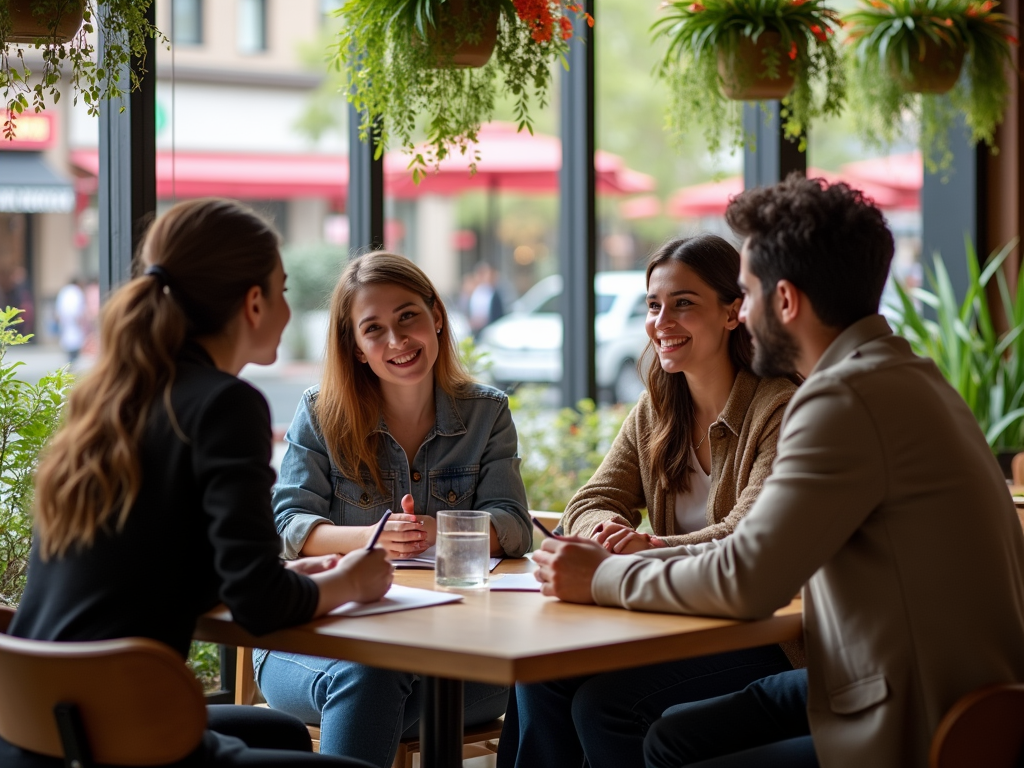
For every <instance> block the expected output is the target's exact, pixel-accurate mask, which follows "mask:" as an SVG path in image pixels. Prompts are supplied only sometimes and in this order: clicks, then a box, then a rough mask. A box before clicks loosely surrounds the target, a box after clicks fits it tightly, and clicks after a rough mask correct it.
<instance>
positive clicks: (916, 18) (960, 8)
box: [844, 0, 1016, 173]
mask: <svg viewBox="0 0 1024 768" xmlns="http://www.w3.org/2000/svg"><path fill="white" fill-rule="evenodd" d="M995 5H996V3H994V2H992V0H986V2H984V3H982V2H974V1H973V0H871V2H870V4H865V5H864V6H863V7H861V8H860V9H858V10H856V11H854V12H852V13H849V14H847V15H846V16H845V17H844V21H845V22H846V23H847V24H848V25H849V33H850V39H851V40H853V41H854V42H853V45H852V46H851V47H850V49H849V51H848V54H847V59H848V64H849V69H850V81H851V87H850V101H851V107H852V110H853V113H854V115H855V116H856V118H857V127H858V129H859V131H860V132H861V134H862V135H863V136H864V138H865V139H866V140H867V141H869V142H870V143H872V144H874V145H876V146H882V147H884V146H887V145H891V144H892V143H893V141H895V140H896V139H897V138H900V137H901V136H903V135H905V132H906V125H907V124H906V122H905V121H904V120H903V119H902V118H903V115H905V114H911V115H914V116H915V117H916V118H917V119H918V120H919V121H920V126H921V137H920V143H921V146H922V148H923V149H924V161H925V164H926V166H927V168H928V170H929V171H930V172H931V173H935V172H937V171H939V170H946V169H948V168H949V166H950V163H951V162H952V160H953V153H952V152H951V151H950V148H949V139H948V132H949V129H950V128H951V127H952V125H953V122H954V120H955V117H956V115H957V114H962V115H963V117H964V120H965V122H966V124H967V127H968V129H969V131H970V138H971V143H972V144H977V143H978V142H979V141H983V142H985V143H986V144H988V145H989V146H993V143H994V140H995V130H996V127H997V126H998V125H999V123H1001V122H1002V119H1003V112H1004V110H1005V109H1006V104H1007V102H1008V98H1009V94H1010V81H1009V78H1008V77H1007V73H1008V71H1011V70H1012V69H1013V62H1012V59H1011V50H1010V49H1011V45H1013V44H1016V38H1015V37H1014V36H1013V31H1014V26H1013V23H1012V21H1011V20H1010V18H1009V17H1008V16H1006V15H1005V14H1002V13H994V12H993V11H992V9H993V8H994V7H995ZM935 46H938V47H939V48H941V49H943V50H944V51H946V52H948V53H947V54H944V55H945V56H946V58H947V60H948V59H950V58H952V56H953V51H954V49H956V48H963V49H965V50H966V55H965V57H964V66H963V69H962V71H961V74H960V78H959V80H958V81H957V83H956V85H955V86H954V87H953V90H952V91H950V92H949V93H948V94H916V93H910V92H908V91H906V90H905V88H904V83H905V82H906V80H907V79H908V78H909V77H910V72H911V65H912V62H913V60H914V59H915V58H917V59H919V60H920V59H923V58H924V56H925V52H926V50H927V49H928V48H929V47H935Z"/></svg>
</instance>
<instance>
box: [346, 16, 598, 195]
mask: <svg viewBox="0 0 1024 768" xmlns="http://www.w3.org/2000/svg"><path fill="white" fill-rule="evenodd" d="M463 8H465V9H467V12H466V13H462V9H463ZM468 9H472V13H470V12H468ZM570 12H571V13H576V14H583V12H582V7H581V6H579V5H577V4H575V3H574V2H572V0H479V1H478V2H475V3H472V4H471V3H470V2H469V0H348V2H346V3H345V5H343V6H342V7H341V8H340V9H339V10H338V11H337V13H338V15H339V16H340V17H341V18H342V20H343V22H344V26H343V27H342V30H341V32H340V33H339V36H338V39H337V41H336V43H334V44H333V45H332V46H331V47H330V49H329V52H330V60H331V62H332V66H333V67H335V68H336V69H338V70H340V71H343V72H344V73H345V74H346V75H347V81H348V87H347V92H348V94H349V96H348V98H349V101H351V102H352V103H353V104H354V105H355V106H356V107H357V108H358V109H359V110H360V112H361V113H362V115H363V118H362V123H361V124H360V136H361V137H362V138H363V140H364V141H366V140H367V138H368V137H369V136H370V135H371V134H372V135H373V138H374V140H375V141H376V146H377V154H378V156H380V154H381V153H382V152H383V151H384V150H385V149H386V148H387V146H388V144H389V143H390V142H391V140H392V138H393V137H394V138H396V139H397V140H398V142H399V143H400V144H401V145H402V147H403V149H404V150H405V151H406V152H408V153H409V154H410V155H412V162H411V163H410V167H412V168H413V178H414V180H415V181H417V182H418V181H419V180H420V179H422V178H423V175H424V173H425V172H426V170H427V168H428V166H430V165H433V166H435V167H436V165H437V163H439V162H440V161H441V160H442V159H444V158H445V157H446V156H448V154H449V153H451V152H453V151H456V150H457V151H458V152H460V153H462V154H465V153H466V152H467V151H469V150H470V148H471V147H472V145H473V144H474V143H475V142H476V141H477V132H478V131H479V129H480V125H481V124H482V123H484V122H487V121H489V120H490V119H491V116H492V114H493V113H494V104H495V96H496V94H497V92H498V85H497V82H498V80H499V75H500V79H501V81H502V87H503V88H504V90H505V91H507V92H510V93H511V94H513V96H514V98H515V107H514V111H515V120H516V122H517V123H518V125H519V130H523V129H524V128H525V129H527V130H529V131H530V132H531V133H532V132H533V122H532V119H531V117H530V101H531V99H536V101H537V102H538V104H539V105H540V106H541V107H544V106H545V104H546V103H547V98H548V90H549V88H550V86H551V67H550V65H551V63H552V62H553V61H556V60H561V61H562V63H563V65H564V66H568V64H567V61H566V58H565V53H566V51H568V41H569V39H570V38H571V37H572V34H573V33H572V21H571V19H570V18H569V16H568V15H567V14H568V13H570ZM583 15H586V14H583ZM495 16H497V23H498V33H497V43H496V45H495V49H494V55H493V56H492V57H491V59H490V61H489V62H488V63H487V64H486V65H485V66H483V67H482V68H479V69H476V68H462V67H460V66H458V65H457V64H456V63H455V60H454V57H455V52H456V49H457V48H458V47H459V46H461V45H463V44H467V43H469V44H472V43H479V42H480V41H481V40H482V38H483V36H484V34H485V31H486V24H487V23H488V19H493V18H494V17H495ZM586 18H587V20H588V22H589V23H591V24H592V23H593V19H592V18H590V17H589V15H586ZM442 26H444V27H448V28H450V29H451V30H452V34H451V36H450V37H447V38H445V37H444V36H443V35H441V34H440V33H439V30H440V29H441V28H442ZM425 41H429V42H425ZM423 114H425V115H426V116H427V117H426V134H427V149H426V150H425V151H423V152H419V151H417V150H416V147H415V144H414V143H413V134H414V132H415V130H416V122H417V116H418V115H423Z"/></svg>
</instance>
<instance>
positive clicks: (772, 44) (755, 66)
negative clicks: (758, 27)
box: [718, 32, 794, 101]
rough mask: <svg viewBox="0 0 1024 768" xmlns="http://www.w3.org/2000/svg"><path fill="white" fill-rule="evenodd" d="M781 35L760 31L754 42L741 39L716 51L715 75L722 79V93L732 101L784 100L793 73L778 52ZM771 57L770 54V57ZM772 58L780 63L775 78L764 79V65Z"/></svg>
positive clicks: (783, 55) (746, 38) (785, 57)
mask: <svg viewBox="0 0 1024 768" xmlns="http://www.w3.org/2000/svg"><path fill="white" fill-rule="evenodd" d="M781 43H782V35H780V34H779V33H778V32H762V33H761V35H760V37H758V38H757V41H756V42H755V41H754V40H751V39H750V38H749V37H746V36H743V37H740V38H739V41H738V43H737V45H736V47H735V48H731V49H726V48H719V49H718V75H719V77H721V78H722V92H723V93H724V94H725V95H726V96H727V97H728V98H730V99H733V100H734V101H763V100H768V99H782V98H785V96H786V94H788V93H789V92H790V91H791V90H793V82H794V78H793V73H792V71H791V69H790V67H788V66H787V65H788V64H789V63H790V59H789V57H788V56H787V55H785V54H784V53H782V55H781V56H779V54H780V53H781V51H782V48H781ZM773 54H774V55H773ZM771 58H775V59H776V60H777V61H779V62H780V64H779V66H778V67H777V69H778V72H777V74H778V77H768V75H767V74H766V72H765V62H766V60H769V59H771Z"/></svg>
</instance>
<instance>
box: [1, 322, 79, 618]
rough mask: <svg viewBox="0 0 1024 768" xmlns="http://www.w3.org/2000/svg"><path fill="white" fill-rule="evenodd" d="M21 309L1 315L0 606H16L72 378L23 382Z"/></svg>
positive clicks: (56, 375)
mask: <svg viewBox="0 0 1024 768" xmlns="http://www.w3.org/2000/svg"><path fill="white" fill-rule="evenodd" d="M19 314H21V310H20V309H12V308H10V307H8V308H7V309H5V310H0V602H2V603H4V604H7V605H17V603H18V601H19V600H20V599H21V593H22V591H23V590H24V588H25V569H26V567H27V566H28V554H29V549H30V548H31V545H32V519H31V509H32V492H33V487H32V483H33V480H34V479H35V470H36V465H37V463H38V461H39V453H40V451H42V449H43V446H44V445H45V444H46V441H47V440H48V439H49V438H50V435H52V434H53V432H54V431H55V430H56V429H57V425H58V423H59V422H60V415H61V411H62V410H63V408H64V403H65V401H66V399H67V394H68V389H69V388H70V386H71V382H72V376H71V374H69V373H68V372H67V369H64V368H62V369H61V370H59V371H57V372H56V373H51V374H48V375H46V376H43V377H42V378H41V379H40V380H39V381H38V382H37V383H35V384H31V383H29V382H26V381H21V380H19V379H18V378H16V376H17V372H18V368H20V367H21V365H22V364H21V363H20V362H15V363H5V362H4V356H5V354H6V352H7V348H8V347H11V346H16V345H18V344H24V343H25V342H27V341H28V340H29V339H30V338H31V336H22V335H21V334H20V333H18V332H17V331H16V330H15V326H17V325H18V323H20V322H21V318H19V317H18V315H19Z"/></svg>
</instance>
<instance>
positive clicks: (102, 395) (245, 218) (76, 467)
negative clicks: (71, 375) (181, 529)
mask: <svg viewBox="0 0 1024 768" xmlns="http://www.w3.org/2000/svg"><path fill="white" fill-rule="evenodd" d="M278 244H279V238H278V236H277V233H276V232H274V230H273V228H272V227H271V226H270V225H269V224H267V223H266V222H265V221H263V219H261V218H260V217H259V216H258V215H256V214H255V213H254V212H253V211H251V210H250V209H249V208H246V207H245V206H243V205H241V204H239V203H236V202H234V201H231V200H222V199H218V198H207V199H202V200H192V201H189V202H184V203H179V204H178V205H176V206H174V207H173V208H171V209H170V210H169V211H168V212H167V213H165V214H164V215H163V216H161V217H160V218H159V219H157V220H156V221H155V222H154V223H153V224H152V226H151V227H150V228H149V231H148V232H147V233H146V236H145V238H144V240H143V242H142V246H141V256H142V260H143V261H144V262H145V263H146V265H149V266H153V267H159V270H157V274H145V275H142V276H138V277H135V279H133V280H131V281H130V282H128V283H127V284H125V285H124V286H122V287H121V288H119V289H118V290H117V292H116V293H114V294H113V296H111V298H110V300H109V302H108V303H107V305H106V307H105V308H104V310H103V313H102V318H101V323H100V356H99V359H98V360H97V362H96V365H95V367H94V368H93V370H92V371H91V372H90V373H89V374H88V375H87V376H86V377H84V378H83V379H82V381H81V382H79V383H78V385H77V386H75V388H74V389H73V390H72V392H71V396H70V398H69V400H68V405H67V409H66V411H65V423H64V425H63V426H62V427H61V428H60V430H59V431H58V432H57V434H56V435H55V436H54V438H53V441H52V442H51V444H50V446H49V447H48V449H47V450H46V452H45V454H44V456H43V459H42V461H41V462H40V465H39V471H38V474H37V476H36V497H35V507H36V510H35V512H36V533H37V536H38V538H39V543H40V554H41V555H42V557H43V559H48V558H50V557H54V556H56V557H60V556H63V555H64V554H65V553H66V552H67V551H68V549H69V548H70V547H71V546H72V545H75V544H78V545H80V546H91V545H92V543H93V542H94V541H95V539H96V533H97V531H98V530H100V529H101V528H105V527H108V526H109V525H110V523H111V522H113V523H114V525H115V526H116V528H117V529H118V530H120V529H121V528H122V527H123V526H124V524H125V521H126V520H127V518H128V514H129V512H130V511H131V507H132V504H133V503H134V502H135V500H136V498H137V497H138V494H139V489H140V487H141V485H142V479H143V478H142V467H141V465H140V463H139V447H140V445H141V442H142V437H143V434H144V432H145V428H146V421H147V418H148V416H149V413H150V409H151V408H152V406H153V404H154V402H155V401H156V399H157V398H158V397H159V396H160V394H161V392H162V393H163V400H164V404H165V406H166V408H167V411H168V414H169V415H170V417H171V420H172V423H174V425H175V427H177V424H176V423H175V422H174V414H173V412H172V411H171V401H170V393H171V385H172V383H173V381H174V374H175V358H176V357H177V355H178V353H179V352H180V351H181V348H182V346H183V345H184V343H185V341H186V339H189V338H197V337H204V336H212V335H216V334H217V333H220V332H221V331H223V329H224V328H225V326H226V325H227V324H228V322H229V321H230V320H231V319H232V318H233V317H234V316H235V315H236V314H237V312H238V311H239V309H240V308H241V306H242V302H243V300H244V297H245V294H246V293H247V292H248V290H249V289H250V288H252V287H253V286H259V287H260V288H262V289H263V290H264V291H267V289H268V287H269V278H270V274H271V272H273V270H274V268H275V267H276V266H277V264H278V262H279V260H280V254H279V252H278ZM136 266H138V264H136Z"/></svg>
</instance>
